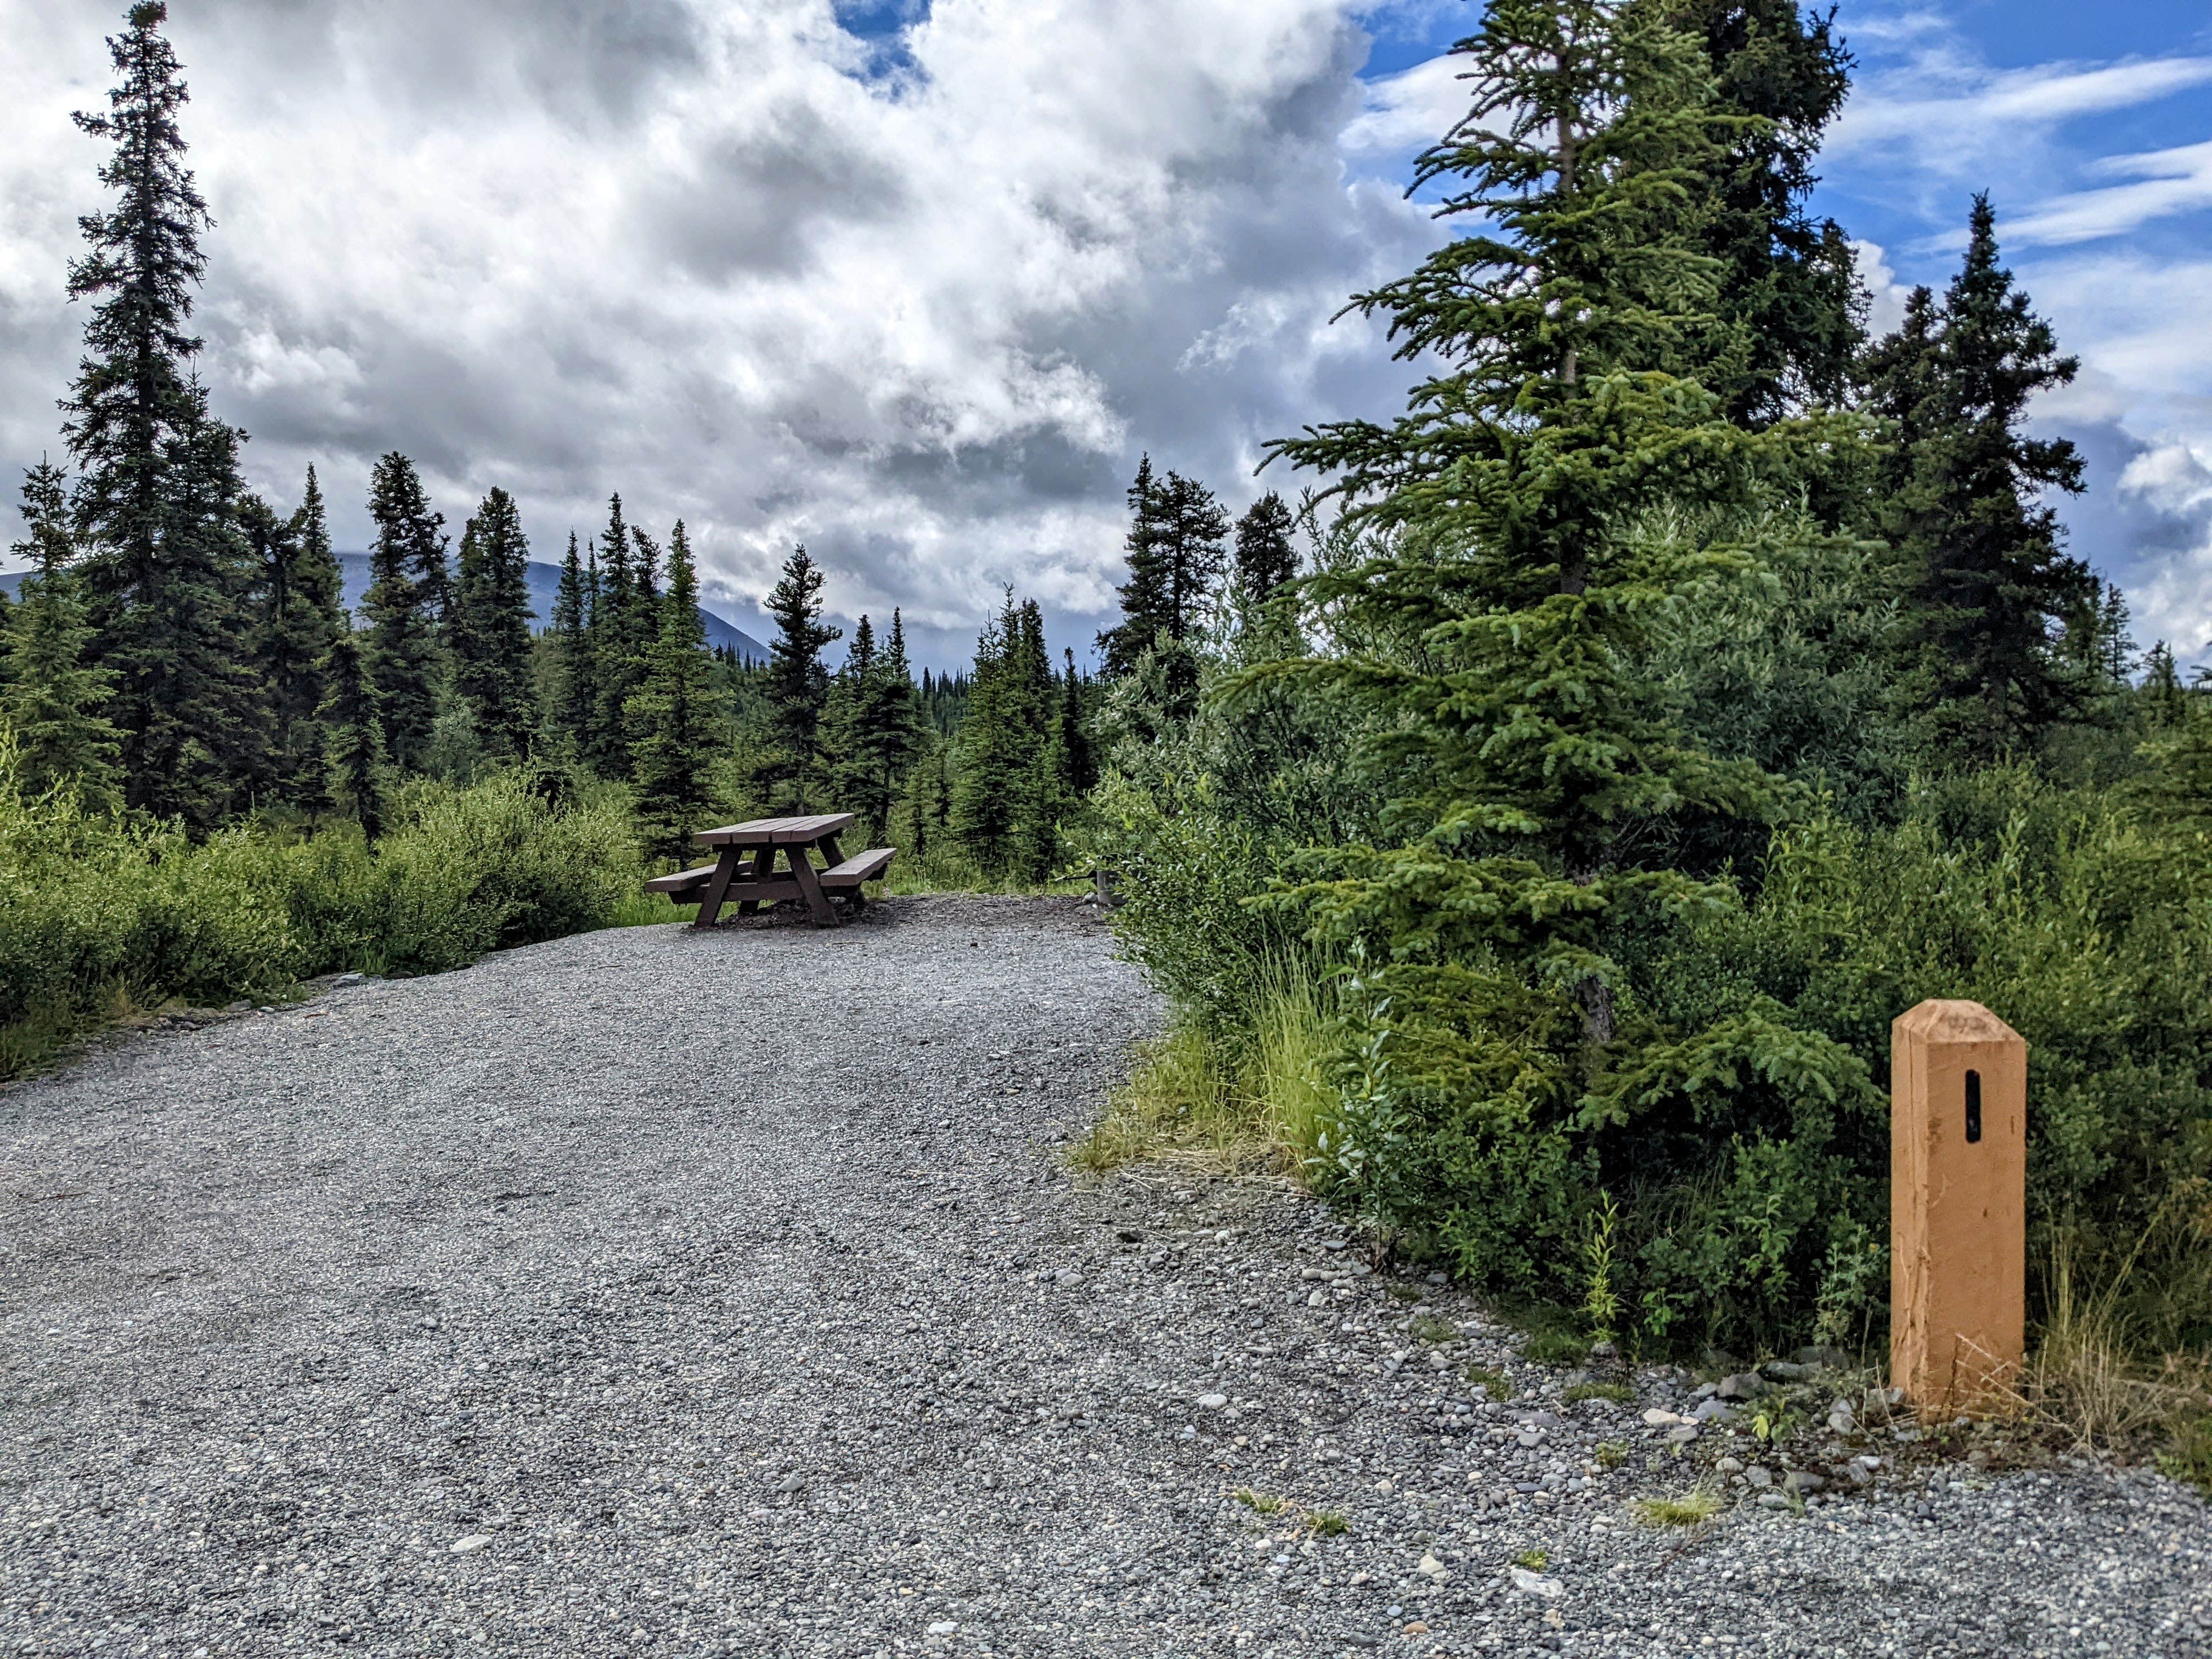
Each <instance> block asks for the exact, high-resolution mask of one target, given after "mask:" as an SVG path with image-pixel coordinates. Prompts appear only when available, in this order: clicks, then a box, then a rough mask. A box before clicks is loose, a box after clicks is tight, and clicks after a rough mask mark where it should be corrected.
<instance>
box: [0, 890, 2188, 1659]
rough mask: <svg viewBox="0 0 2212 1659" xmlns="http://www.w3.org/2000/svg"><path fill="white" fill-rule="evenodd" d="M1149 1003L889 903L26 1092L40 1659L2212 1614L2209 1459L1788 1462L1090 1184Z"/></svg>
mask: <svg viewBox="0 0 2212 1659" xmlns="http://www.w3.org/2000/svg"><path fill="white" fill-rule="evenodd" d="M710 987H712V988H714V989H717V990H719V992H720V998H719V999H717V998H716V997H715V996H714V995H711V994H709V991H710ZM1158 1017H1159V1010H1158V1006H1157V1005H1156V1003H1155V1002H1154V1000H1152V998H1151V997H1150V996H1149V994H1147V993H1146V991H1145V989H1144V987H1143V986H1142V985H1141V983H1140V981H1139V979H1138V977H1137V975H1136V974H1135V972H1134V971H1133V969H1131V968H1129V967H1128V966H1127V965H1126V964H1124V963H1119V962H1117V961H1115V958H1114V956H1113V952H1112V947H1111V941H1110V939H1109V938H1108V937H1107V936H1106V935H1105V933H1103V930H1102V929H1101V927H1099V925H1098V924H1097V922H1096V921H1094V920H1093V919H1091V916H1090V915H1089V913H1088V912H1086V911H1084V910H1082V909H1081V908H1079V907H1076V906H1074V905H1073V904H1067V903H1062V902H1049V901H1048V902H1027V901H982V900H962V899H930V900H898V901H893V902H890V903H889V904H886V905H884V906H882V907H880V908H878V911H877V912H876V913H875V919H874V920H872V921H871V922H870V923H868V924H867V925H864V926H860V927H848V928H845V929H842V930H840V931H838V932H836V933H817V932H814V931H813V930H811V929H808V928H804V927H767V928H763V927H740V928H732V929H727V930H724V931H721V932H718V933H711V934H707V935H695V934H692V933H688V932H684V931H681V930H679V929H677V928H674V927H656V928H638V929H631V930H628V931H623V932H616V933H599V934H594V935H590V936H587V937H584V938H579V939H568V940H563V941H561V942H558V943H555V944H550V945H538V946H534V947H532V948H530V949H527V950H523V951H513V952H509V953H506V954H504V955H501V956H500V957H495V958H493V959H491V960H489V961H486V962H483V963H479V964H478V965H477V966H476V967H473V968H471V969H466V970H465V971H462V972H459V973H454V974H449V975H443V976H441V977H438V978H434V979H422V980H415V981H392V982H369V983H365V984H361V985H357V986H352V987H341V988H337V989H333V990H331V992H330V993H329V994H326V995H325V996H323V997H321V998H320V999H319V1000H316V1001H314V1002H313V1003H312V1004H308V1005H302V1006H290V1007H286V1008H283V1009H279V1010H276V1011H273V1012H256V1013H248V1014H246V1015H243V1016H241V1017H240V1018H236V1019H234V1020H231V1021H228V1022H225V1023H222V1024H215V1025H211V1026H209V1027H207V1028H205V1029H200V1030H190V1031H183V1032H175V1033H166V1034H161V1035H153V1036H137V1037H132V1038H130V1039H127V1040H125V1041H122V1042H118V1043H117V1044H115V1045H114V1046H112V1047H111V1048H106V1049H105V1050H103V1051H101V1052H100V1053H97V1054H93V1055H91V1056H89V1057H88V1058H87V1059H85V1060H82V1061H81V1062H79V1063H77V1064H76V1065H75V1066H72V1067H71V1068H70V1069H69V1070H67V1071H66V1072H64V1073H61V1074H59V1075H57V1076H55V1077H52V1078H49V1079H40V1080H36V1081H33V1082H31V1083H28V1084H26V1085H21V1086H20V1087H17V1088H15V1089H12V1090H9V1091H6V1092H5V1093H4V1094H0V1160H4V1161H0V1215H4V1218H5V1223H4V1235H0V1653H8V1652H12V1653H26V1654H28V1653H40V1654H82V1655H92V1654H99V1655H103V1656H117V1655H125V1654H163V1655H174V1656H196V1655H207V1656H232V1655H262V1654H278V1653H283V1654H294V1653H318V1652H330V1653H359V1654H372V1655H391V1656H401V1655H405V1656H416V1655H469V1656H476V1655H484V1656H506V1655H518V1656H532V1655H564V1656H567V1655H574V1656H594V1659H596V1656H623V1659H629V1656H646V1655H683V1656H701V1655H708V1654H738V1655H744V1656H783V1655H793V1656H799V1655H806V1656H812V1655H825V1656H826V1655H836V1656H863V1655H892V1654H943V1655H947V1656H951V1655H957V1656H963V1659H981V1656H989V1655H998V1656H1014V1655H1021V1656H1032V1655H1035V1656H1063V1655H1091V1654H1097V1655H1109V1654H1110V1655H1143V1656H1159V1659H1184V1656H1198V1655H1254V1656H1267V1655H1283V1656H1290V1655H1299V1656H1305V1655H1336V1654H1346V1655H1354V1656H1363V1659H1364V1656H1365V1655H1368V1654H1370V1653H1383V1654H1389V1655H1397V1656H1406V1655H1423V1656H1426V1655H1434V1654H1447V1655H1458V1654H1469V1653H1492V1652H1499V1653H1510V1654H1524V1653H1525V1654H1538V1653H1548V1652H1562V1653H1568V1654H1582V1655H1589V1656H1599V1655H1603V1656H1607V1659H1646V1656H1649V1659H1662V1656H1663V1659H1680V1656H1684V1655H1690V1654H1698V1655H1705V1654H1713V1653H1734V1654H1771V1655H1784V1654H1787V1655H1792V1656H1797V1655H1862V1654H1863V1655H1899V1656H1914V1659H1918V1656H1929V1655H1969V1654H1972V1655H2000V1654H2002V1655H2006V1656H2027V1655H2050V1656H2062V1655H2063V1656H2068V1659H2071V1656H2075V1655H2080V1654H2107V1653H2108V1654H2114V1655H2124V1656H2147V1655H2159V1656H2163V1655H2179V1656H2191V1655H2204V1654H2207V1653H2208V1652H2212V1643H2208V1631H2212V1519H2208V1516H2207V1512H2206V1508H2205V1505H2204V1504H2203V1501H2202V1500H2201V1499H2199V1498H2197V1496H2196V1495H2195V1494H2194V1493H2192V1492H2188V1491H2186V1490H2185V1489H2183V1488H2180V1487H2178V1486H2172V1485H2171V1484H2168V1483H2166V1482H2164V1481H2162V1480H2159V1479H2157V1478H2155V1477H2153V1476H2149V1475H2145V1474H2118V1473H2114V1472H2112V1471H2108V1470H2105V1469H2101V1468H2094V1467H2091V1466H2088V1465H2087V1464H2082V1465H2076V1466H2067V1467H2062V1468H2046V1469H2043V1470H2040V1471H2029V1472H2021V1473H2015V1474H1996V1473H1993V1472H1991V1470H1990V1468H1984V1467H1982V1466H1980V1465H1978V1464H1977V1463H1973V1462H1966V1461H1963V1460H1962V1461H1960V1462H1955V1463H1952V1464H1946V1465H1941V1466H1930V1465H1929V1464H1928V1463H1926V1462H1918V1463H1915V1462H1911V1461H1910V1455H1911V1454H1913V1453H1916V1452H1922V1451H1924V1448H1923V1447H1913V1446H1907V1445H1905V1444H1902V1443H1896V1444H1893V1443H1888V1442H1887V1441H1886V1440H1884V1439H1883V1438H1882V1437H1881V1436H1876V1437H1872V1438H1869V1437H1868V1436H1867V1435H1865V1434H1864V1433H1863V1432H1857V1431H1854V1432H1853V1433H1852V1434H1851V1435H1850V1437H1849V1448H1844V1447H1842V1446H1838V1447H1835V1448H1831V1450H1835V1451H1840V1450H1842V1449H1858V1451H1859V1454H1860V1455H1862V1456H1863V1457H1865V1458H1868V1459H1869V1460H1873V1459H1880V1460H1881V1462H1879V1464H1878V1465H1876V1464H1875V1463H1874V1462H1868V1463H1867V1464H1866V1465H1864V1466H1863V1467H1865V1468H1869V1469H1871V1470H1873V1471H1874V1473H1873V1478H1872V1480H1871V1484H1870V1485H1869V1486H1868V1487H1867V1489H1866V1490H1865V1491H1863V1492H1858V1491H1855V1492H1851V1493H1850V1495H1849V1496H1842V1495H1840V1494H1839V1493H1838V1492H1832V1491H1830V1492H1814V1494H1813V1496H1812V1498H1811V1501H1810V1502H1809V1503H1808V1502H1802V1501H1796V1500H1791V1499H1788V1498H1784V1497H1783V1495H1782V1493H1781V1491H1780V1490H1779V1486H1770V1487H1768V1488H1767V1489H1766V1490H1765V1491H1761V1490H1759V1487H1758V1486H1757V1485H1756V1484H1754V1483H1755V1482H1756V1481H1757V1480H1759V1479H1762V1478H1765V1477H1766V1476H1768V1475H1770V1474H1771V1475H1774V1476H1781V1475H1783V1474H1785V1473H1786V1472H1785V1471H1784V1470H1782V1469H1780V1468H1776V1469H1774V1470H1772V1471H1768V1470H1765V1469H1763V1468H1760V1467H1759V1462H1758V1460H1757V1458H1756V1457H1755V1456H1753V1452H1754V1451H1756V1450H1757V1449H1758V1446H1757V1443H1756V1442H1753V1440H1751V1439H1750V1438H1749V1437H1748V1436H1747V1435H1745V1434H1744V1433H1743V1432H1742V1431H1741V1425H1740V1424H1739V1423H1737V1422H1736V1421H1735V1420H1734V1419H1731V1417H1730V1416H1729V1414H1728V1413H1726V1412H1725V1411H1723V1410H1721V1409H1720V1408H1719V1407H1717V1406H1715V1405H1713V1404H1711V1403H1710V1400H1709V1396H1701V1395H1699V1394H1698V1393H1697V1392H1696V1391H1694V1390H1693V1389H1692V1387H1691V1382H1692V1380H1691V1379H1690V1378H1689V1377H1687V1376H1686V1375H1684V1374H1682V1373H1679V1372H1662V1371H1651V1372H1645V1373H1641V1374H1638V1376H1635V1377H1634V1378H1633V1379H1631V1381H1632V1386H1633V1389H1634V1390H1635V1393H1634V1397H1633V1398H1632V1399H1631V1400H1629V1401H1623V1402H1613V1401H1603V1400H1595V1401H1583V1402H1580V1403H1570V1402H1569V1401H1568V1400H1566V1399H1565V1397H1564V1396H1563V1393H1562V1389H1563V1387H1564V1386H1565V1385H1567V1384H1569V1383H1571V1381H1572V1380H1573V1379H1572V1378H1571V1376H1562V1375H1561V1374H1560V1373H1558V1372H1556V1371H1547V1370H1544V1369H1542V1368H1539V1367H1534V1366H1530V1365H1528V1364H1523V1363H1522V1362H1519V1361H1517V1360H1516V1359H1514V1358H1512V1356H1513V1353H1514V1346H1513V1343H1512V1341H1511V1340H1510V1334H1508V1333H1506V1332H1504V1330H1502V1329H1500V1328H1497V1327H1495V1326H1493V1325H1492V1324H1490V1323H1488V1322H1486V1320H1485V1319H1484V1318H1483V1316H1481V1315H1480V1312H1479V1311H1478V1310H1476V1309H1475V1308H1474V1304H1471V1303H1469V1302H1467V1301H1465V1300H1464V1299H1462V1298H1461V1297H1458V1296H1457V1295H1456V1294H1455V1293H1454V1292H1452V1291H1450V1290H1449V1288H1448V1287H1443V1286H1438V1285H1430V1284H1428V1283H1426V1282H1422V1283H1419V1284H1407V1283H1405V1282H1402V1281H1398V1280H1394V1279H1389V1276H1388V1275H1385V1274H1378V1273H1370V1272H1368V1271H1366V1269H1365V1264H1364V1261H1362V1260H1361V1259H1360V1253H1359V1247H1358V1243H1357V1241H1347V1238H1346V1234H1345V1233H1344V1231H1343V1230H1342V1229H1341V1228H1340V1227H1339V1226H1336V1225H1332V1223H1331V1221H1330V1218H1329V1217H1328V1215H1327V1213H1326V1212H1323V1211H1322V1210H1321V1209H1320V1208H1319V1206H1315V1205H1313V1204H1311V1203H1310V1202H1307V1201H1304V1200H1299V1199H1297V1198H1296V1197H1294V1196H1292V1195H1291V1194H1286V1193H1284V1192H1282V1191H1280V1190H1279V1189H1277V1188H1273V1187H1270V1186H1267V1185H1264V1184H1258V1183H1233V1182H1203V1181H1200V1180H1196V1179H1193V1178H1184V1177H1178V1176H1176V1175H1174V1174H1173V1173H1171V1172H1170V1173H1162V1172H1158V1171H1154V1172H1152V1173H1148V1174H1140V1175H1135V1176H1122V1177H1117V1178H1115V1179H1114V1180H1111V1181H1109V1182H1103V1183H1100V1184H1096V1185H1090V1186H1085V1185H1083V1184H1081V1183H1079V1182H1075V1181H1073V1180H1072V1179H1071V1178H1070V1176H1068V1175H1067V1174H1066V1170H1065V1166H1064V1164H1063V1162H1062V1158H1061V1152H1062V1150H1063V1143H1064V1142H1066V1140H1067V1139H1071V1138H1073V1136H1075V1135H1076V1134H1078V1133H1080V1131H1081V1129H1082V1127H1084V1126H1085V1124H1086V1123H1087V1122H1088V1121H1090V1119H1091V1116H1092V1115H1093V1114H1094V1113H1095V1112H1096V1111H1097V1109H1098V1107H1099V1105H1100V1104H1101V1102H1102V1097H1103V1093H1104V1091H1105V1089H1106V1088H1107V1086H1108V1085H1109V1083H1110V1081H1111V1080H1112V1079H1114V1078H1115V1076H1116V1075H1118V1073H1119V1071H1120V1069H1121V1067H1122V1066H1124V1065H1125V1061H1126V1054H1127V1045H1128V1044H1129V1042H1130V1041H1131V1040H1132V1039H1133V1037H1135V1036H1139V1035H1140V1034H1141V1033H1143V1032H1144V1031H1145V1030H1146V1029H1147V1028H1149V1027H1150V1026H1152V1024H1154V1023H1155V1022H1156V1021H1157V1020H1158ZM1471 1365H1486V1366H1494V1367H1500V1368H1502V1370H1504V1374H1505V1381H1506V1383H1507V1384H1509V1385H1510V1386H1509V1388H1507V1389H1502V1390H1501V1391H1504V1392H1510V1394H1511V1395H1513V1396H1514V1397H1512V1398H1511V1399H1510V1400H1508V1401H1491V1400H1490V1399H1488V1398H1487V1396H1486V1390H1485V1389H1483V1388H1480V1387H1477V1386H1475V1385H1474V1384H1472V1383H1469V1382H1468V1380H1467V1378H1466V1375H1465V1373H1466V1370H1467V1368H1468V1367H1469V1366H1471ZM1701 1399H1705V1400H1707V1401H1708V1403H1706V1404H1705V1411H1706V1413H1707V1415H1706V1417H1705V1419H1702V1420H1701V1421H1699V1423H1698V1424H1697V1425H1694V1427H1695V1434H1696V1438H1695V1439H1693V1440H1692V1439H1690V1438H1689V1437H1688V1436H1687V1435H1686V1433H1685V1431H1684V1425H1679V1424H1674V1423H1673V1422H1671V1421H1670V1420H1666V1419H1661V1420H1654V1421H1647V1420H1646V1419H1645V1415H1644V1414H1645V1413H1667V1414H1673V1415H1680V1416H1688V1415H1692V1408H1693V1407H1696V1406H1697V1405H1698V1404H1699V1401H1700V1400H1701ZM1839 1432H1840V1431H1839ZM1887 1432H1888V1431H1887V1430H1885V1431H1883V1433H1884V1434H1887ZM1678 1445H1680V1447H1681V1449H1680V1451H1679V1452H1678V1450H1677V1446H1678ZM1601 1446H1602V1447H1606V1448H1607V1450H1606V1451H1605V1452H1604V1454H1603V1455H1601V1452H1600V1449H1601ZM1724 1450H1725V1451H1729V1452H1731V1453H1733V1454H1735V1455H1736V1456H1737V1458H1738V1461H1740V1462H1743V1463H1744V1464H1745V1465H1746V1467H1745V1468H1744V1469H1743V1470H1742V1471H1741V1472H1734V1471H1728V1470H1727V1469H1726V1466H1725V1465H1722V1466H1719V1468H1720V1469H1721V1470H1722V1472H1721V1473H1717V1474H1716V1473H1711V1472H1710V1471H1711V1469H1712V1468H1714V1465H1713V1462H1712V1460H1713V1459H1714V1458H1715V1457H1716V1456H1717V1455H1719V1454H1720V1453H1721V1452H1722V1451H1724ZM1701 1468H1704V1469H1705V1470H1707V1471H1708V1472H1707V1473H1705V1474H1703V1475H1702V1476H1700V1474H1699V1470H1700V1469H1701ZM1699 1479H1703V1480H1705V1483H1706V1485H1707V1486H1708V1488H1709V1489H1711V1491H1713V1492H1715V1493H1716V1494H1717V1495H1718V1496H1719V1497H1720V1498H1722V1499H1723V1501H1724V1502H1725V1504H1727V1505H1728V1507H1727V1508H1726V1509H1725V1510H1724V1511H1723V1514H1722V1515H1721V1516H1719V1517H1718V1518H1717V1519H1716V1520H1715V1521H1713V1522H1711V1523H1710V1524H1707V1525H1705V1526H1704V1527H1701V1528H1689V1529H1684V1528H1654V1527H1650V1526H1646V1525H1643V1524H1639V1522H1638V1520H1637V1518H1636V1516H1635V1512H1634V1511H1633V1510H1632V1500H1633V1499H1634V1498H1637V1497H1638V1496H1640V1495H1673V1494H1680V1492H1682V1491H1683V1490H1684V1489H1685V1488H1686V1487H1688V1486H1691V1485H1692V1483H1693V1482H1695V1481H1697V1480H1699ZM1240 1492H1242V1493H1243V1494H1244V1496H1243V1497H1241V1498H1240V1497H1239V1496H1238V1494H1239V1493H1240ZM1516 1556H1519V1557H1522V1562H1521V1565H1519V1567H1518V1568H1517V1570H1516V1566H1515V1565H1514V1558H1515V1557H1516Z"/></svg>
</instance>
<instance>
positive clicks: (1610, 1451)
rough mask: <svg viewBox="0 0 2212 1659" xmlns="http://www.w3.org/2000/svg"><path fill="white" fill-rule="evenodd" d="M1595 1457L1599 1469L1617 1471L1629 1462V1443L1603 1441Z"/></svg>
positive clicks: (1599, 1444) (1624, 1441)
mask: <svg viewBox="0 0 2212 1659" xmlns="http://www.w3.org/2000/svg"><path fill="white" fill-rule="evenodd" d="M1627 1461H1628V1443H1627V1442H1626V1440H1601V1441H1600V1442H1599V1443H1598V1448H1597V1451H1596V1453H1595V1462H1596V1463H1597V1466H1598V1468H1601V1469H1617V1468H1620V1466H1621V1465H1622V1464H1623V1463H1626V1462H1627Z"/></svg>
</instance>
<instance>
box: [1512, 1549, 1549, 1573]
mask: <svg viewBox="0 0 2212 1659" xmlns="http://www.w3.org/2000/svg"><path fill="white" fill-rule="evenodd" d="M1513 1565H1515V1566H1516V1567H1526V1568H1527V1569H1528V1571H1531V1572H1541V1571H1543V1570H1544V1569H1545V1568H1547V1567H1548V1566H1550V1565H1552V1558H1551V1556H1550V1555H1549V1554H1548V1553H1546V1552H1545V1551H1543V1550H1522V1552H1521V1553H1519V1554H1517V1555H1516V1556H1515V1557H1514V1558H1513Z"/></svg>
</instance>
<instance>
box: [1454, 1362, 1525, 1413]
mask: <svg viewBox="0 0 2212 1659" xmlns="http://www.w3.org/2000/svg"><path fill="white" fill-rule="evenodd" d="M1460 1375H1461V1376H1464V1377H1465V1378H1466V1379H1467V1380H1468V1382H1470V1383H1474V1386H1475V1387H1476V1388H1478V1389H1481V1390H1482V1391H1483V1393H1485V1394H1486V1395H1489V1396H1490V1398H1491V1400H1492V1401H1494V1402H1495V1403H1496V1404H1498V1405H1501V1406H1502V1405H1504V1403H1505V1402H1506V1401H1509V1400H1510V1399H1511V1398H1513V1385H1512V1384H1511V1383H1509V1382H1507V1381H1506V1380H1505V1373H1504V1371H1501V1370H1497V1369H1496V1368H1495V1367H1493V1366H1489V1365H1469V1366H1468V1368H1467V1369H1466V1370H1464V1371H1462V1372H1461V1373H1460Z"/></svg>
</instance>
